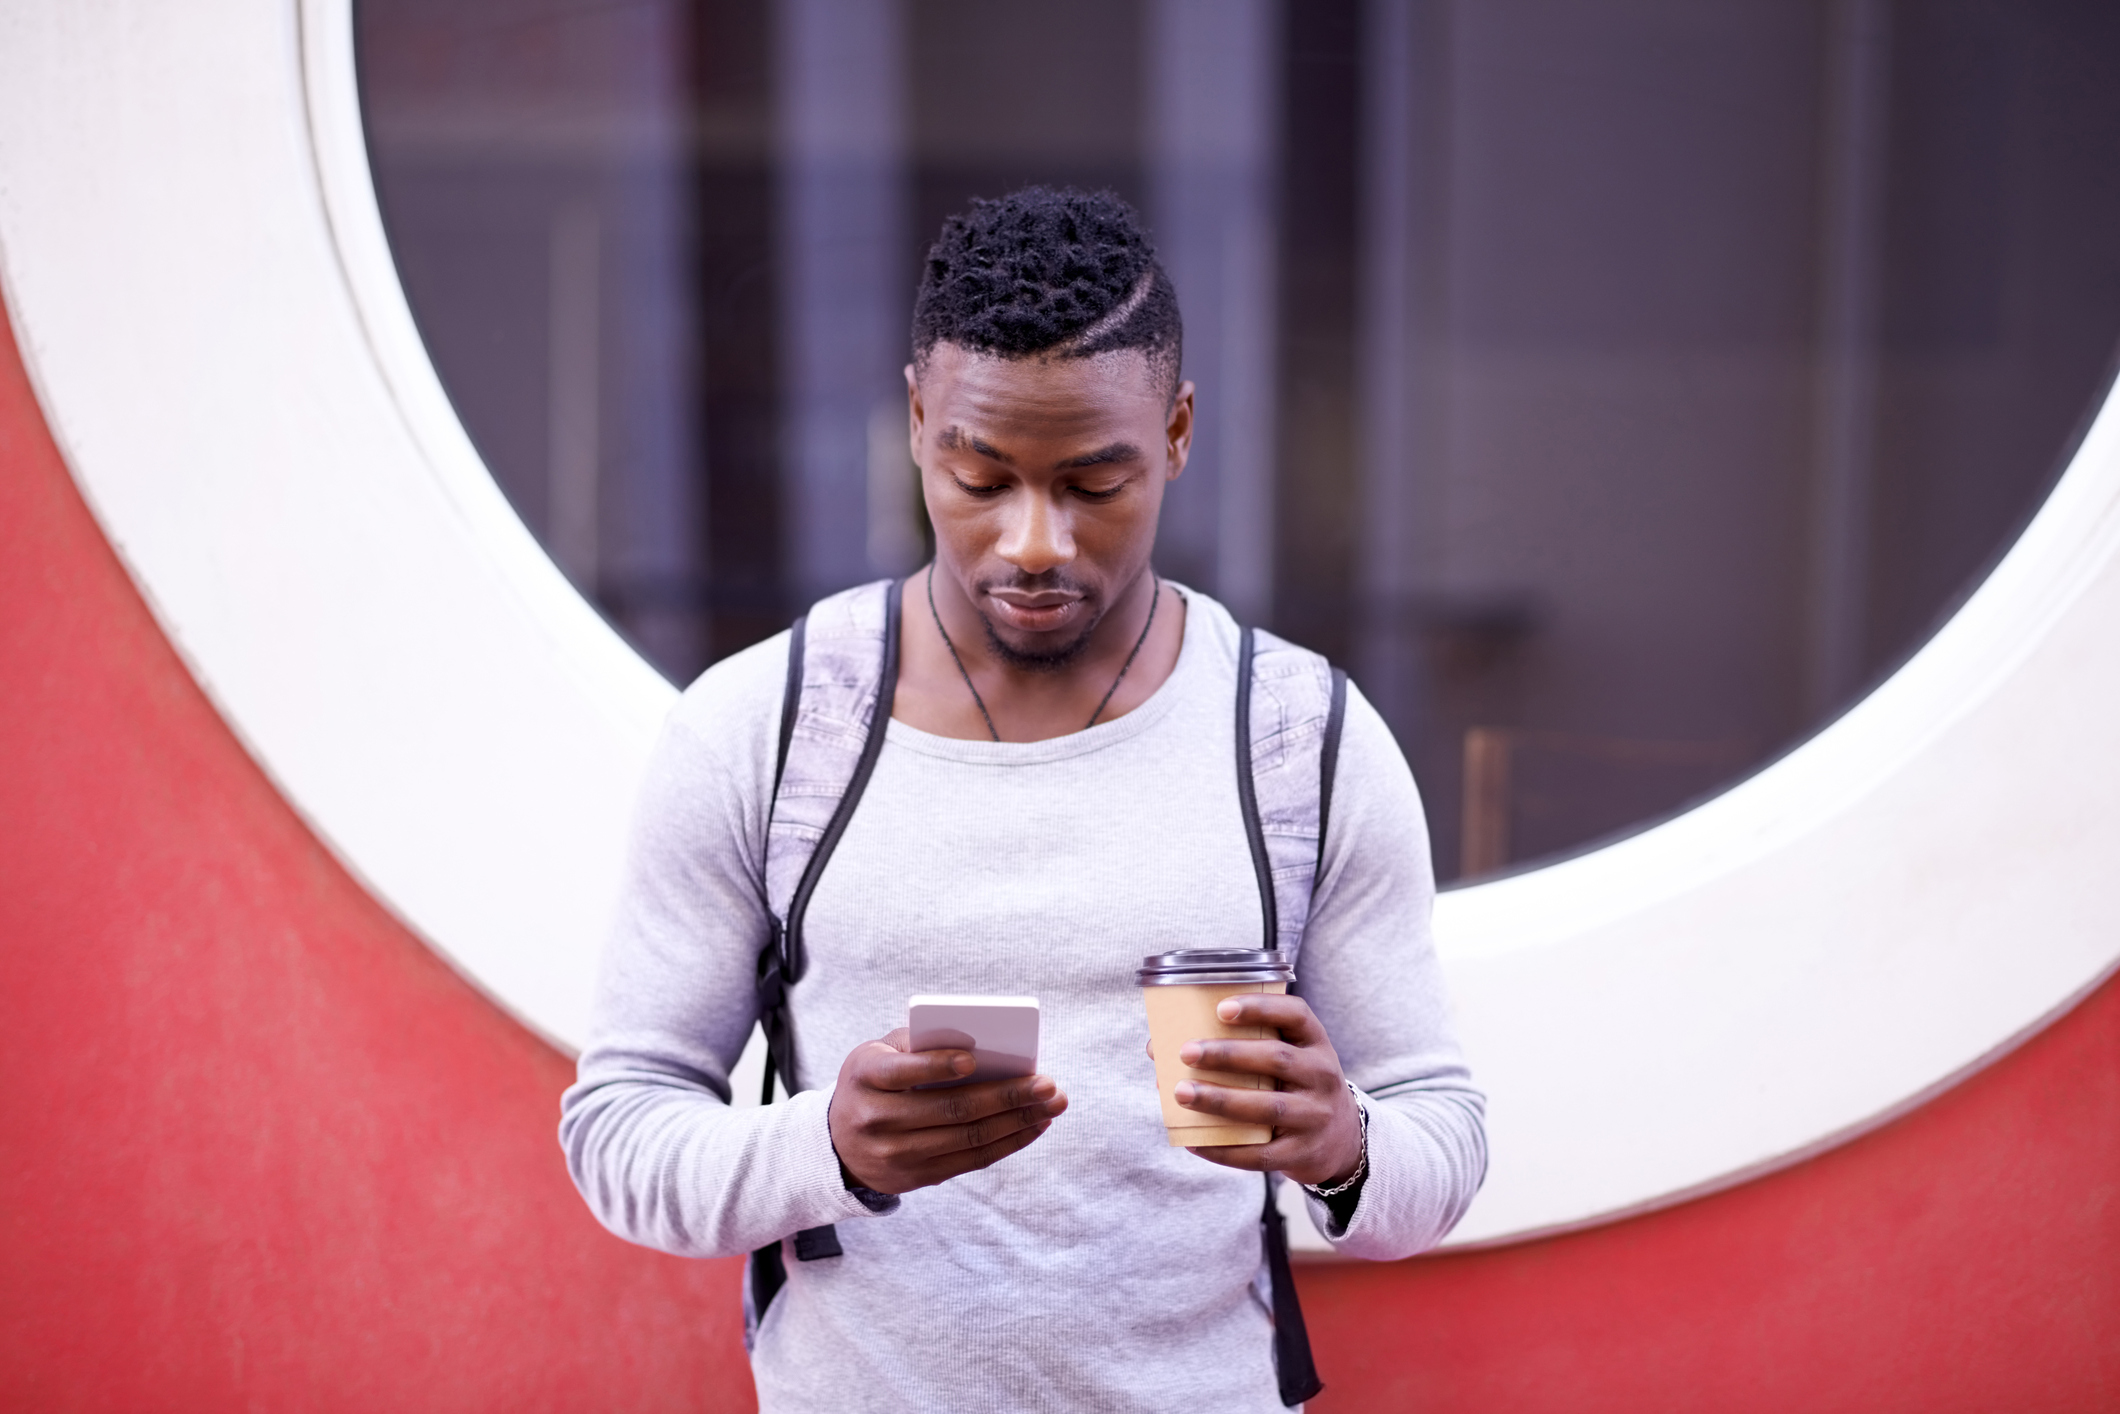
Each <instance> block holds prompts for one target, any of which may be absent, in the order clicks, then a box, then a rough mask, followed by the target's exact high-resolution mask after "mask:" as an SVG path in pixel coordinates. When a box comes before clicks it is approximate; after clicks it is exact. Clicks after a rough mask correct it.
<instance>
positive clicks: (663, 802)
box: [559, 635, 895, 1257]
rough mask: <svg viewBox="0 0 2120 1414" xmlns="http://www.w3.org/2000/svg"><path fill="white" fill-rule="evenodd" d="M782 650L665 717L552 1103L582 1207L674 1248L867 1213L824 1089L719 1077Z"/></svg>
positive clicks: (743, 995) (742, 1036)
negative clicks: (572, 1058)
mask: <svg viewBox="0 0 2120 1414" xmlns="http://www.w3.org/2000/svg"><path fill="white" fill-rule="evenodd" d="M786 655H787V638H786V635H781V636H780V637H778V638H774V639H770V640H768V641H767V642H765V643H763V644H760V645H758V647H756V648H753V649H751V650H749V651H747V652H745V653H742V654H738V655H736V656H735V657H733V658H730V659H728V660H727V661H725V662H723V663H721V664H718V665H717V666H716V667H715V668H714V669H712V670H711V671H709V672H708V673H707V674H706V676H705V677H703V678H701V679H700V681H699V682H698V683H695V684H694V685H693V686H692V688H690V689H689V690H688V691H687V692H686V693H685V695H684V697H683V698H682V699H681V700H680V702H679V704H678V706H677V708H676V710H675V711H674V712H673V713H672V715H671V718H670V720H669V721H668V722H667V723H666V724H665V726H664V728H663V733H662V736H661V738H660V740H659V741H658V743H657V745H656V748H655V752H654V755H653V757H652V758H651V760H650V763H649V767H648V774H647V778H646V781H645V783H644V786H643V789H642V794H641V800H640V804H639V806H638V808H637V812H636V816H635V821H634V827H633V836H632V841H631V846H630V849H629V852H628V861H627V866H626V873H625V877H624V883H623V886H622V892H621V897H620V902H619V908H618V914H617V919H616V922H615V924H614V926H613V929H612V932H611V934H610V937H609V939H608V941H607V944H606V948H605V954H604V959H603V966H602V968H601V972H600V977H599V982H598V988H597V996H596V1001H595V1006H594V1010H593V1013H592V1019H591V1024H590V1033H589V1038H588V1045H587V1047H586V1048H585V1049H584V1050H583V1051H582V1054H581V1060H580V1062H579V1066H578V1070H577V1078H576V1081H575V1083H574V1085H573V1086H571V1087H570V1088H569V1089H568V1090H567V1092H566V1094H565V1096H564V1097H563V1098H562V1099H561V1102H560V1127H559V1138H560V1145H561V1147H562V1148H563V1149H564V1151H565V1153H566V1156H567V1169H568V1172H569V1173H570V1174H571V1175H572V1176H573V1179H574V1184H575V1187H576V1188H578V1189H579V1190H580V1191H581V1194H582V1197H583V1198H584V1199H586V1200H587V1202H588V1204H589V1207H590V1210H591V1211H592V1212H594V1213H595V1214H596V1216H597V1218H598V1220H599V1221H601V1222H602V1223H603V1225H604V1226H605V1227H607V1228H609V1229H610V1230H611V1231H612V1232H614V1233H616V1234H618V1235H619V1236H620V1237H623V1238H626V1239H627V1240H629V1241H632V1242H638V1243H641V1244H642V1245H644V1246H648V1247H654V1248H657V1249H659V1250H661V1251H664V1252H671V1253H675V1254H677V1255H679V1256H687V1257H716V1256H732V1255H735V1254H737V1253H742V1252H748V1251H752V1250H754V1249H756V1248H759V1247H763V1246H766V1245H767V1244H769V1243H772V1242H776V1241H778V1240H780V1239H781V1238H784V1237H788V1236H790V1235H792V1234H794V1233H796V1232H798V1231H800V1230H802V1229H804V1228H811V1227H820V1226H823V1225H824V1224H826V1223H834V1222H844V1221H848V1220H851V1219H854V1218H859V1217H866V1216H870V1215H871V1214H872V1213H874V1212H876V1211H878V1210H877V1209H876V1208H874V1207H871V1206H870V1205H867V1204H864V1203H863V1202H862V1200H861V1198H860V1197H859V1196H858V1195H856V1194H855V1193H853V1192H850V1191H849V1190H848V1188H847V1187H846V1184H845V1182H844V1180H843V1179H842V1177H841V1174H840V1167H839V1158H838V1155H837V1154H836V1153H835V1151H834V1150H833V1148H832V1138H831V1133H830V1130H829V1128H828V1126H827V1123H826V1116H827V1111H828V1108H829V1105H830V1101H831V1095H830V1092H829V1091H828V1090H824V1091H820V1090H811V1091H806V1092H803V1093H801V1094H798V1095H795V1096H793V1097H791V1098H790V1099H789V1100H787V1101H786V1102H785V1103H782V1104H776V1105H769V1106H763V1107H756V1108H744V1109H735V1108H732V1107H731V1105H730V1103H729V1099H730V1091H729V1072H730V1070H731V1069H732V1068H733V1067H734V1065H735V1064H736V1059H737V1057H738V1055H740V1054H741V1052H742V1050H743V1046H744V1042H745V1041H746V1040H747V1039H748V1038H749V1036H750V1034H751V1029H752V1026H753V1024H754V1023H755V1022H756V1020H757V1017H758V1010H757V1000H756V996H755V993H754V991H753V979H754V977H755V968H756V963H757V958H758V953H759V950H760V949H761V948H762V947H764V945H765V942H766V938H767V935H768V916H767V912H766V905H765V886H764V879H763V871H762V861H763V859H764V856H765V851H764V838H763V836H764V829H765V818H766V811H765V806H766V803H767V802H766V800H765V796H766V795H767V794H768V793H769V792H770V790H771V778H770V772H771V763H772V760H773V752H774V750H775V747H776V745H777V742H776V736H777V729H778V725H779V715H780V704H779V698H780V686H781V677H782V673H783V671H784V669H785V666H786V661H787V658H786ZM891 1206H895V1205H891ZM884 1210H885V1211H887V1210H888V1209H887V1208H886V1209H884Z"/></svg>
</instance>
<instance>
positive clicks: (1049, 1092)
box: [1031, 1076, 1060, 1100]
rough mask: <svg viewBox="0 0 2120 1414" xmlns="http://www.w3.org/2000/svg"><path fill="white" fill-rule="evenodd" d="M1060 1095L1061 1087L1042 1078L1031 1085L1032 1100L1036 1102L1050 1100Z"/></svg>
mask: <svg viewBox="0 0 2120 1414" xmlns="http://www.w3.org/2000/svg"><path fill="white" fill-rule="evenodd" d="M1059 1093H1060V1087H1059V1086H1057V1085H1055V1084H1053V1082H1052V1081H1050V1080H1047V1079H1045V1078H1044V1077H1042V1076H1041V1077H1040V1078H1039V1079H1037V1080H1035V1081H1033V1082H1032V1083H1031V1098H1032V1099H1034V1100H1050V1099H1051V1098H1053V1096H1055V1095H1057V1094H1059Z"/></svg>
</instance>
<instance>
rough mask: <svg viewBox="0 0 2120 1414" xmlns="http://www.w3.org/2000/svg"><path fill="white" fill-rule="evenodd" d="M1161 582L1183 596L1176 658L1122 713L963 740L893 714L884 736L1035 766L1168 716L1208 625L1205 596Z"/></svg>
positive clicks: (923, 750) (961, 757) (992, 761)
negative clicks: (1029, 735)
mask: <svg viewBox="0 0 2120 1414" xmlns="http://www.w3.org/2000/svg"><path fill="white" fill-rule="evenodd" d="M1163 582H1164V583H1165V584H1168V585H1170V587H1171V588H1172V589H1174V590H1176V591H1177V593H1178V597H1179V598H1181V599H1183V600H1184V601H1185V634H1184V637H1182V638H1181V639H1179V641H1178V661H1177V663H1176V664H1175V665H1174V666H1173V667H1172V668H1171V670H1170V676H1169V677H1167V678H1165V679H1164V680H1163V681H1162V683H1161V684H1159V685H1158V686H1157V688H1156V690H1155V691H1154V692H1152V693H1150V694H1149V695H1148V699H1147V700H1146V701H1145V702H1143V703H1142V704H1141V705H1140V706H1138V707H1136V708H1134V709H1133V710H1132V711H1131V712H1128V713H1127V714H1126V715H1125V716H1123V717H1113V718H1111V719H1110V720H1109V721H1103V722H1099V723H1097V725H1095V726H1094V727H1085V728H1083V729H1082V730H1081V731H1076V732H1069V733H1068V734H1067V735H1066V736H1056V737H1048V738H1046V739H1045V740H1044V741H966V740H965V739H963V738H962V737H954V736H938V735H936V734H935V733H933V732H929V731H922V730H921V729H920V728H919V727H916V726H913V725H911V724H910V723H907V722H903V721H900V720H899V719H898V718H896V717H893V718H891V721H890V725H889V727H888V728H887V729H886V731H885V733H884V741H885V742H886V743H887V744H889V745H892V746H902V747H904V748H906V749H907V750H909V751H915V752H918V753H919V754H920V755H922V756H933V757H939V758H941V759H942V760H945V761H962V762H969V763H973V764H977V765H982V766H1035V765H1039V764H1042V763H1044V762H1047V761H1062V760H1066V759H1068V758H1069V757H1074V756H1082V755H1086V754H1088V753H1090V752H1092V751H1102V750H1104V749H1105V748H1106V747H1110V746H1117V745H1118V744H1119V743H1120V742H1123V741H1130V740H1132V739H1133V738H1134V737H1137V736H1139V735H1140V734H1141V733H1142V732H1145V731H1148V730H1149V729H1150V728H1152V727H1154V726H1155V725H1156V724H1157V723H1158V722H1160V721H1162V720H1163V719H1164V718H1165V717H1167V716H1169V715H1170V713H1171V710H1172V708H1173V707H1174V706H1175V704H1176V703H1177V701H1178V699H1179V697H1180V696H1181V695H1182V694H1184V693H1185V692H1187V691H1189V690H1191V686H1192V681H1193V679H1194V678H1196V677H1198V676H1199V674H1200V672H1201V667H1200V660H1201V658H1202V656H1203V655H1204V653H1205V652H1206V638H1205V634H1206V633H1207V628H1206V626H1205V625H1204V624H1203V622H1202V621H1203V619H1205V617H1206V615H1205V614H1204V613H1203V612H1202V611H1203V610H1205V609H1206V608H1207V607H1208V601H1207V600H1206V598H1205V597H1204V596H1202V595H1198V594H1195V593H1193V592H1192V591H1190V590H1188V589H1186V588H1185V587H1184V586H1183V585H1180V584H1178V583H1177V582H1176V581H1174V580H1169V579H1166V580H1164V581H1163Z"/></svg>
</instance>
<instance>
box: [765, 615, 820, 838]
mask: <svg viewBox="0 0 2120 1414" xmlns="http://www.w3.org/2000/svg"><path fill="white" fill-rule="evenodd" d="M809 623H810V616H809V615H808V614H804V615H803V616H802V617H801V618H799V619H797V620H795V622H794V623H793V624H791V625H789V626H788V680H787V684H786V685H785V686H784V687H782V688H781V690H780V749H779V750H778V751H777V752H775V753H774V755H773V798H774V801H775V802H776V803H777V802H778V800H779V798H780V778H781V777H782V776H783V775H785V774H786V773H787V769H788V746H789V744H790V743H791V742H793V741H794V740H795V714H796V713H797V712H798V711H799V710H801V707H802V656H803V642H802V638H803V631H804V630H805V629H806V628H808V627H809ZM771 809H772V807H771V806H770V805H769V806H768V807H767V810H768V811H769V812H770V811H771ZM767 829H768V832H769V833H770V830H771V823H770V815H769V817H768V825H767Z"/></svg>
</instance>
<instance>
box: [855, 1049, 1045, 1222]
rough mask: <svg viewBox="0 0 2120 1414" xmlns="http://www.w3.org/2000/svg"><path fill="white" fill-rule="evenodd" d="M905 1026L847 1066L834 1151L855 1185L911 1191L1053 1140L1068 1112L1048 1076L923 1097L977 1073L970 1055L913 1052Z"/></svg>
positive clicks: (986, 1082) (858, 1052)
mask: <svg viewBox="0 0 2120 1414" xmlns="http://www.w3.org/2000/svg"><path fill="white" fill-rule="evenodd" d="M909 1039H910V1038H909V1037H908V1035H907V1033H906V1030H905V1028H904V1027H902V1026H901V1027H899V1028H898V1029H897V1030H896V1031H893V1032H892V1033H891V1034H890V1035H888V1036H886V1037H884V1038H883V1039H882V1040H881V1041H868V1042H865V1043H863V1044H862V1045H859V1046H856V1047H855V1048H854V1050H853V1051H852V1053H851V1054H849V1055H848V1056H847V1058H846V1063H845V1064H844V1065H842V1066H840V1067H839V1088H838V1089H836V1090H834V1091H833V1092H832V1108H831V1112H830V1116H829V1122H830V1125H831V1130H832V1147H833V1148H835V1149H837V1150H838V1151H839V1163H840V1166H841V1167H842V1168H844V1169H845V1170H846V1171H847V1173H848V1175H849V1176H850V1177H852V1178H853V1180H854V1182H856V1183H858V1184H860V1185H861V1186H862V1187H863V1188H873V1189H874V1190H876V1191H877V1192H878V1193H906V1192H910V1191H911V1190H913V1189H915V1188H926V1187H928V1186H929V1185H930V1184H936V1183H941V1182H942V1181H943V1180H944V1179H950V1178H955V1177H956V1176H957V1175H958V1174H960V1173H970V1172H971V1171H972V1170H973V1169H983V1168H985V1167H987V1166H988V1165H989V1164H994V1163H999V1162H1000V1161H1001V1160H1002V1159H1005V1158H1007V1157H1008V1156H1009V1155H1010V1154H1013V1153H1015V1152H1016V1151H1017V1150H1018V1149H1022V1148H1025V1147H1027V1146H1028V1145H1029V1144H1030V1143H1031V1141H1032V1140H1034V1139H1036V1138H1037V1137H1038V1136H1039V1135H1041V1134H1043V1133H1045V1131H1046V1129H1047V1128H1048V1127H1049V1126H1050V1125H1051V1124H1052V1122H1053V1120H1054V1119H1055V1118H1056V1117H1057V1116H1058V1115H1059V1114H1060V1113H1061V1112H1062V1111H1063V1110H1065V1109H1066V1108H1067V1096H1065V1095H1063V1094H1061V1093H1060V1087H1059V1086H1058V1085H1056V1084H1054V1083H1053V1080H1052V1077H1050V1076H1046V1075H1026V1076H1022V1077H1019V1078H1017V1079H1014V1080H982V1081H980V1082H979V1083H978V1084H976V1085H952V1086H950V1087H949V1088H948V1089H946V1090H916V1089H914V1088H913V1087H914V1086H916V1085H932V1084H934V1083H935V1082H936V1081H938V1080H956V1079H959V1078H960V1077H962V1076H964V1075H967V1074H969V1073H970V1072H971V1069H972V1055H971V1052H969V1051H908V1050H907V1049H906V1045H907V1044H908V1041H909Z"/></svg>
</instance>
